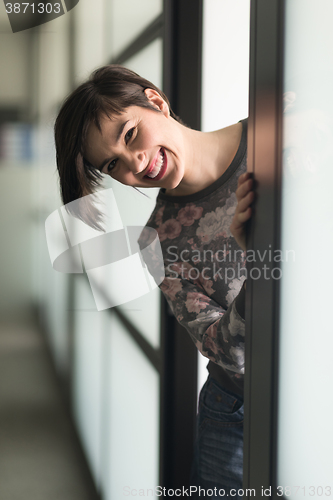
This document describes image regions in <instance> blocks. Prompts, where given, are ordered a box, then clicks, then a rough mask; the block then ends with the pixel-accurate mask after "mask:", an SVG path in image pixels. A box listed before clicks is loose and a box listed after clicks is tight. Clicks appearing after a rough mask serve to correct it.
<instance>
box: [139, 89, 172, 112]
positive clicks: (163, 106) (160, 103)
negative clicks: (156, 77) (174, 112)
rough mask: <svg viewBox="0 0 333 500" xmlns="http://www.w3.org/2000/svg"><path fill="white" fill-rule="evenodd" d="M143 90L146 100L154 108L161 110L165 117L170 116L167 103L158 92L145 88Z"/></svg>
mask: <svg viewBox="0 0 333 500" xmlns="http://www.w3.org/2000/svg"><path fill="white" fill-rule="evenodd" d="M144 92H145V94H146V97H147V99H148V101H149V102H150V104H152V105H153V106H154V107H155V108H156V109H159V110H160V111H162V113H163V114H164V115H165V116H166V117H169V116H170V110H169V106H168V105H167V103H166V102H165V100H164V99H163V97H162V96H160V94H159V93H158V92H157V91H156V90H154V89H145V91H144Z"/></svg>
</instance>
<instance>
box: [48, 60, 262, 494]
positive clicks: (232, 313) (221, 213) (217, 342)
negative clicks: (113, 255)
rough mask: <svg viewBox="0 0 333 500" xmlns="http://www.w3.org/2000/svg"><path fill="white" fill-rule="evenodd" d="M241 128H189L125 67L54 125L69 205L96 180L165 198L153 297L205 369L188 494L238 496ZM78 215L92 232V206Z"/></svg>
mask: <svg viewBox="0 0 333 500" xmlns="http://www.w3.org/2000/svg"><path fill="white" fill-rule="evenodd" d="M246 130H247V120H242V121H241V122H239V123H236V124H235V125H232V126H230V127H227V128H224V129H221V130H217V131H214V132H209V133H203V132H200V131H196V130H192V129H190V128H188V127H186V126H185V125H184V124H183V123H182V122H181V120H180V119H179V118H178V117H177V116H176V115H175V114H174V113H173V112H172V110H171V109H170V105H169V102H168V99H167V97H166V96H165V95H164V94H163V92H161V91H160V90H159V89H158V88H157V87H156V86H155V85H153V84H152V83H151V82H149V81H147V80H145V79H143V78H141V77H140V76H138V75H136V74H135V73H133V72H131V71H129V70H127V69H125V68H122V67H120V66H105V67H103V68H100V69H99V70H97V71H95V72H94V73H93V74H92V76H91V78H90V79H89V80H88V81H87V82H85V83H83V84H82V85H81V86H80V87H79V88H78V89H76V90H75V91H74V92H73V93H72V94H71V95H70V96H69V97H68V98H67V100H66V101H65V103H64V104H63V106H62V108H61V110H60V112H59V115H58V118H57V120H56V124H55V141H56V151H57V166H58V171H59V175H60V186H61V192H62V198H63V202H64V204H68V203H69V202H71V201H73V200H75V199H77V198H80V197H83V196H85V195H88V194H91V193H93V192H94V190H95V188H96V187H97V186H98V184H99V182H100V180H101V179H102V176H103V174H105V175H110V176H111V177H112V178H114V179H116V180H118V181H119V182H121V183H123V184H125V185H128V186H132V187H135V188H140V187H143V188H149V187H160V188H161V189H160V192H159V195H158V197H157V201H156V206H155V209H154V211H153V213H152V214H151V216H150V219H149V221H148V222H147V226H150V227H153V228H154V229H156V230H157V232H158V234H159V239H160V242H161V246H162V251H163V257H164V266H165V279H164V280H163V282H162V283H161V285H160V287H161V290H162V291H163V293H164V294H165V296H166V299H167V301H168V303H169V304H170V307H171V308H172V310H173V312H174V314H175V316H176V318H177V320H178V321H179V322H180V323H181V324H182V325H183V326H185V328H186V329H187V330H188V332H189V333H190V336H191V338H192V339H193V341H194V342H195V344H196V345H197V347H198V349H199V350H200V351H201V353H202V354H203V355H205V356H206V357H208V358H209V359H210V362H209V364H208V370H209V373H210V375H209V377H208V380H207V382H206V384H205V385H204V387H203V389H202V391H201V394H200V404H199V414H198V437H197V443H196V454H195V458H194V461H193V471H192V477H191V484H192V485H197V486H200V487H201V488H206V489H208V488H212V489H214V488H217V490H218V489H222V488H223V489H225V491H226V494H227V493H230V489H231V488H233V489H236V490H237V489H238V488H241V487H242V443H243V441H242V439H243V435H242V421H243V398H242V390H243V387H242V384H243V373H244V319H243V318H244V297H245V292H244V289H245V286H246V285H245V282H244V276H243V275H242V274H241V270H242V269H243V270H244V254H243V253H242V251H241V248H242V249H243V250H245V227H244V224H245V223H246V221H247V220H248V219H249V218H250V216H251V208H250V205H251V203H252V202H253V197H254V195H253V192H252V190H251V188H252V181H251V179H250V178H249V174H248V173H246V136H247V134H246ZM237 201H238V204H237ZM76 216H79V217H80V218H81V219H83V220H84V221H86V222H87V223H88V224H90V225H92V226H94V227H99V219H98V217H96V214H94V211H93V209H92V207H91V206H89V205H85V206H84V208H81V213H80V214H76ZM230 229H232V232H233V235H234V237H233V236H232V234H231V232H230ZM142 242H144V232H143V234H142V237H141V243H142ZM237 242H238V243H237ZM240 247H241V248H240ZM243 282H244V284H243ZM242 284H243V286H242ZM231 494H232V495H233V496H234V497H235V498H237V496H235V495H234V493H233V492H232V493H231ZM215 495H216V496H211V498H220V496H221V495H220V496H218V493H217V492H216V491H215ZM192 497H193V495H192Z"/></svg>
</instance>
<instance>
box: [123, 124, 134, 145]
mask: <svg viewBox="0 0 333 500" xmlns="http://www.w3.org/2000/svg"><path fill="white" fill-rule="evenodd" d="M134 130H135V127H132V128H130V129H129V130H128V132H127V133H126V135H125V141H126V144H127V143H128V141H129V140H130V139H131V137H132V135H133V134H134Z"/></svg>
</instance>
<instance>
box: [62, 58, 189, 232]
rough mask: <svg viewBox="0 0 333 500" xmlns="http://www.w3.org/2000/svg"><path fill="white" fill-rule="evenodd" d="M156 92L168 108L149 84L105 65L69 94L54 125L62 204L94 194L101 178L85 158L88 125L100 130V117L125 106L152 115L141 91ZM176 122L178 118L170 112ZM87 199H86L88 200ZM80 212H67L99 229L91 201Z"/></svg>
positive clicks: (127, 72) (119, 110)
mask: <svg viewBox="0 0 333 500" xmlns="http://www.w3.org/2000/svg"><path fill="white" fill-rule="evenodd" d="M147 88H150V89H154V90H156V91H157V92H158V93H159V94H160V96H161V97H162V98H163V99H164V100H165V102H166V103H167V104H168V106H169V108H170V104H169V101H168V98H167V97H166V95H165V94H164V93H163V92H162V91H161V90H160V89H158V88H157V87H156V86H155V85H154V84H153V83H151V82H149V81H148V80H146V79H145V78H142V77H141V76H139V75H137V74H136V73H134V72H133V71H131V70H129V69H127V68H124V67H122V66H119V65H114V64H113V65H108V66H103V67H102V68H99V69H98V70H96V71H94V72H93V73H92V75H91V76H90V78H89V79H88V80H87V81H86V82H84V83H82V84H81V85H80V86H79V87H78V88H77V89H76V90H74V92H72V93H71V94H70V95H69V96H68V97H67V99H66V100H65V102H64V103H63V105H62V107H61V109H60V111H59V114H58V117H57V119H56V122H55V126H54V135H55V147H56V160H57V168H58V172H59V178H60V191H61V196H62V200H63V203H64V204H65V205H67V204H68V203H70V202H71V201H74V200H77V199H78V198H82V197H84V196H86V195H89V194H92V193H94V192H95V190H96V188H97V187H98V186H99V185H100V183H101V180H102V178H103V176H102V174H101V173H100V172H99V171H98V170H97V169H96V168H94V167H93V166H92V165H91V164H90V163H89V162H88V160H87V159H86V158H85V146H86V137H87V131H88V128H89V125H90V124H91V123H94V124H95V125H96V126H97V128H98V129H99V130H100V131H101V125H100V118H101V116H102V115H103V114H104V115H107V116H109V117H112V116H114V115H119V114H121V113H122V112H123V111H124V110H125V109H126V108H127V107H129V106H141V107H143V108H149V109H152V110H154V111H156V112H158V110H157V109H156V108H155V107H153V106H152V105H151V104H150V102H149V100H148V98H147V96H146V94H145V92H144V90H145V89H147ZM170 114H171V116H172V117H173V118H175V119H176V120H177V121H180V120H179V118H178V117H177V116H176V115H175V114H174V113H173V111H172V110H171V109H170ZM89 198H90V197H89ZM78 206H79V207H80V209H79V210H78V211H77V210H72V209H71V207H68V208H69V211H70V212H71V213H73V215H75V216H76V217H79V218H80V219H81V220H83V221H84V222H86V223H87V224H89V225H91V226H92V227H95V228H96V229H100V227H101V226H100V224H99V221H100V214H98V212H96V211H95V210H94V208H93V206H92V205H91V202H87V203H85V202H84V200H82V203H78Z"/></svg>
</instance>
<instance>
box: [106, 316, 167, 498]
mask: <svg viewBox="0 0 333 500" xmlns="http://www.w3.org/2000/svg"><path fill="white" fill-rule="evenodd" d="M107 338H108V346H107V358H108V362H107V367H108V370H107V373H106V374H105V375H104V377H106V378H105V383H106V386H105V387H106V392H105V396H104V398H105V401H106V402H107V405H108V406H107V409H106V411H105V414H104V417H103V422H104V429H105V430H107V432H105V434H104V436H103V447H104V448H103V464H104V470H103V493H104V498H105V499H106V500H113V499H115V498H122V497H123V496H129V495H130V493H128V491H130V490H131V489H137V493H136V495H137V496H139V491H138V490H139V489H140V488H143V489H145V496H147V497H149V498H156V496H155V495H151V492H149V493H147V491H146V490H147V489H153V490H154V488H155V487H156V485H157V484H158V469H159V448H158V433H159V397H158V394H159V375H158V374H157V372H156V370H155V369H154V368H153V367H152V365H151V364H150V362H149V361H147V358H146V357H145V356H144V354H142V352H141V350H140V349H139V348H138V347H137V345H136V343H135V342H134V341H133V340H132V338H131V337H130V335H129V334H128V333H127V331H126V330H125V329H124V327H123V326H122V324H121V322H120V321H119V320H118V319H117V318H116V316H115V315H112V317H110V318H109V319H108V336H107ZM133 495H134V493H132V496H133Z"/></svg>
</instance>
